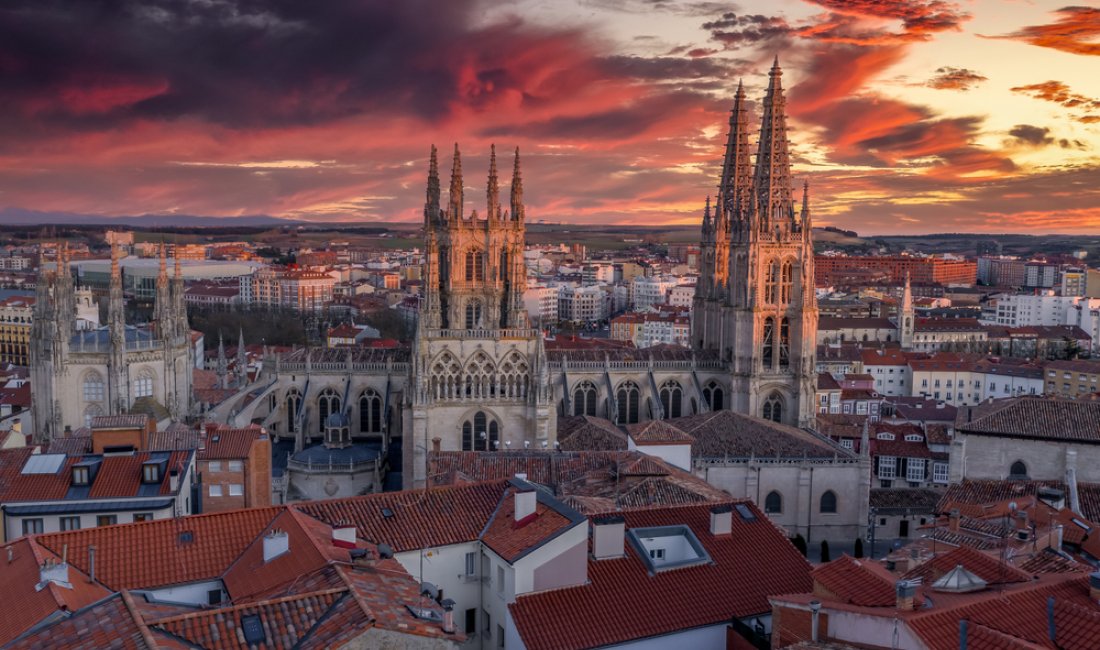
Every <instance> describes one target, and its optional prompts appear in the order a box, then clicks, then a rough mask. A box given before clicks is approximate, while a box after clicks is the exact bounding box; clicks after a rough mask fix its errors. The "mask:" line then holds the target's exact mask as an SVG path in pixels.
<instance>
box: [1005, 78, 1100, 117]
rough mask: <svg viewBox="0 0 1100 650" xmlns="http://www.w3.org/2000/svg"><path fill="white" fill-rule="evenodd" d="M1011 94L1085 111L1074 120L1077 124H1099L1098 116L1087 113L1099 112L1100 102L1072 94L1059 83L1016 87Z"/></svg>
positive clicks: (1078, 94) (1064, 85)
mask: <svg viewBox="0 0 1100 650" xmlns="http://www.w3.org/2000/svg"><path fill="white" fill-rule="evenodd" d="M1012 92H1014V93H1020V94H1023V95H1027V96H1029V97H1034V98H1035V99H1041V100H1043V101H1047V102H1053V103H1055V104H1059V105H1061V106H1065V107H1066V108H1072V109H1076V110H1080V111H1086V113H1085V114H1083V115H1078V116H1076V117H1075V118H1074V119H1076V120H1077V121H1078V122H1082V123H1084V124H1091V123H1093V122H1100V115H1097V114H1090V113H1088V111H1100V100H1098V99H1095V98H1092V97H1088V96H1086V95H1082V94H1080V93H1076V92H1073V91H1072V90H1071V89H1070V87H1069V86H1067V85H1066V84H1064V83H1062V82H1061V81H1045V82H1043V83H1038V84H1031V85H1028V86H1017V87H1015V88H1012Z"/></svg>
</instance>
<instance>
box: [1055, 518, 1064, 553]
mask: <svg viewBox="0 0 1100 650" xmlns="http://www.w3.org/2000/svg"><path fill="white" fill-rule="evenodd" d="M1063 532H1064V530H1063V528H1062V524H1058V525H1057V526H1055V527H1054V550H1056V551H1058V552H1059V553H1061V552H1062V534H1063Z"/></svg>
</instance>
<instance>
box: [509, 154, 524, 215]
mask: <svg viewBox="0 0 1100 650" xmlns="http://www.w3.org/2000/svg"><path fill="white" fill-rule="evenodd" d="M511 207H512V220H513V221H523V220H524V216H525V214H524V208H523V175H522V174H520V171H519V147H516V162H515V166H514V167H513V168H512V206H511Z"/></svg>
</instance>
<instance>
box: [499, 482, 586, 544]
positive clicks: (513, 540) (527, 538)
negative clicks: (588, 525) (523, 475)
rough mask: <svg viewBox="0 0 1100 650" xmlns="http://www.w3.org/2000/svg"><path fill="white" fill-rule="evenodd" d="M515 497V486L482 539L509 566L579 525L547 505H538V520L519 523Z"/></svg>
mask: <svg viewBox="0 0 1100 650" xmlns="http://www.w3.org/2000/svg"><path fill="white" fill-rule="evenodd" d="M515 494H516V488H514V487H510V488H508V490H507V491H505V493H504V497H503V500H502V501H501V504H500V508H499V509H498V510H497V512H496V514H495V515H494V516H493V519H492V521H490V522H489V525H488V526H487V527H486V528H485V532H484V534H483V535H482V536H481V540H482V541H483V542H485V544H486V545H487V546H488V547H489V548H491V549H493V551H494V552H495V553H496V554H497V555H499V556H500V557H501V558H503V559H504V560H505V561H507V562H509V563H511V562H514V561H515V560H517V559H518V558H519V557H521V556H522V555H523V554H524V553H526V552H527V551H529V550H531V549H533V548H536V547H538V546H539V545H540V544H542V543H543V542H545V541H547V540H548V539H550V538H552V537H554V536H555V535H557V534H558V533H560V532H563V531H565V530H567V529H569V528H572V527H573V526H574V525H575V524H574V522H572V521H570V520H569V518H568V517H565V516H563V515H561V514H560V513H558V512H557V511H555V510H554V509H553V508H551V507H549V506H547V505H546V504H543V503H537V504H536V506H535V515H536V516H535V517H534V519H532V520H529V521H526V523H521V522H517V521H515V512H516V508H515V505H516V499H515Z"/></svg>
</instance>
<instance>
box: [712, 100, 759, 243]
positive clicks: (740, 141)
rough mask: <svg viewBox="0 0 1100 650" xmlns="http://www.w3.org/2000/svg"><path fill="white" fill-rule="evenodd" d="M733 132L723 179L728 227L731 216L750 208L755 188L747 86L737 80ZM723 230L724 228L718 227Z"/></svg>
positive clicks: (720, 191)
mask: <svg viewBox="0 0 1100 650" xmlns="http://www.w3.org/2000/svg"><path fill="white" fill-rule="evenodd" d="M729 127H730V130H729V136H728V137H727V139H726V155H725V159H724V160H723V161H722V178H721V179H720V180H719V186H718V196H719V201H720V202H721V204H720V209H719V212H718V213H716V214H721V215H723V218H724V219H723V220H724V221H725V222H726V223H723V224H720V225H722V226H724V227H725V228H726V229H727V230H728V225H726V224H728V220H729V219H742V218H744V216H745V214H746V212H747V203H748V198H749V194H750V193H751V192H752V161H751V159H750V156H751V150H750V149H749V115H748V111H747V110H746V109H745V88H744V85H743V84H742V83H741V82H738V83H737V92H736V93H735V94H734V96H733V108H732V109H731V110H730V122H729ZM716 230H718V231H719V232H721V230H720V229H719V228H716Z"/></svg>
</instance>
